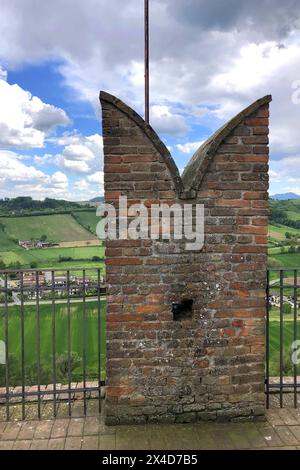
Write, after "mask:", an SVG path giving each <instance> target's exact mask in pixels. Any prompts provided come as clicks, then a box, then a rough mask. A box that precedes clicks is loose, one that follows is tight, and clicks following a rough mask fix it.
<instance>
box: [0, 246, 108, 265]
mask: <svg viewBox="0 0 300 470" xmlns="http://www.w3.org/2000/svg"><path fill="white" fill-rule="evenodd" d="M60 256H61V257H68V258H70V257H71V258H73V260H87V261H89V260H92V258H93V257H94V256H98V257H99V258H103V257H104V247H102V246H91V247H75V248H59V247H57V248H43V249H36V248H35V249H32V250H25V249H24V248H16V249H15V250H11V251H2V252H0V259H2V260H3V261H4V263H5V264H6V265H9V264H10V263H12V262H17V261H19V262H20V263H21V265H22V266H26V267H28V266H30V263H31V262H36V263H38V267H47V266H49V267H52V266H53V265H54V264H57V263H58V264H61V263H59V257H60ZM81 265H85V263H81Z"/></svg>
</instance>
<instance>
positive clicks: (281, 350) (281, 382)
mask: <svg viewBox="0 0 300 470" xmlns="http://www.w3.org/2000/svg"><path fill="white" fill-rule="evenodd" d="M280 285H281V286H282V285H283V271H280ZM279 348H280V352H279V360H280V371H279V374H280V408H282V407H283V393H282V392H283V287H281V288H280V344H279Z"/></svg>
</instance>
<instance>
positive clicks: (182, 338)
mask: <svg viewBox="0 0 300 470" xmlns="http://www.w3.org/2000/svg"><path fill="white" fill-rule="evenodd" d="M100 99H101V105H102V112H103V138H104V155H105V167H104V173H105V178H104V179H105V199H106V202H113V203H115V204H116V205H117V199H118V197H119V195H124V196H125V195H126V196H127V198H128V204H129V205H131V204H132V203H136V202H140V201H141V202H144V203H145V204H146V205H150V204H151V203H154V202H156V203H162V202H166V203H168V204H172V203H174V202H176V203H180V204H184V203H187V202H193V203H194V204H195V203H203V204H204V206H205V244H204V247H203V249H202V250H201V251H186V250H185V249H184V242H183V241H180V242H179V241H176V242H175V241H170V242H166V241H151V240H115V241H113V240H110V241H107V244H106V270H107V283H108V296H107V364H106V366H107V388H106V421H107V423H108V424H115V423H144V422H175V421H176V422H189V421H195V420H198V419H205V420H206V419H217V420H227V419H249V418H250V419H255V418H258V417H261V416H262V415H263V414H264V409H265V405H264V403H265V399H264V385H263V383H264V345H265V337H264V313H265V282H266V281H265V280H266V256H267V222H268V193H267V190H268V145H267V144H268V116H269V114H268V103H269V101H270V100H271V98H270V97H269V96H267V97H265V98H262V99H261V100H258V101H256V102H255V103H253V104H252V105H251V106H249V107H248V108H247V109H245V110H244V111H243V112H242V113H240V114H239V115H237V116H236V117H235V118H234V119H233V120H231V121H229V123H227V125H226V126H225V127H223V128H222V129H221V130H220V131H219V132H218V133H216V134H214V136H213V137H212V138H211V139H209V141H208V142H207V144H206V145H204V146H203V147H202V148H201V149H200V150H199V151H198V152H196V154H195V156H194V157H193V159H192V160H191V162H190V164H189V166H188V168H187V169H186V170H185V172H184V175H183V178H182V179H181V178H180V177H179V174H178V170H177V168H176V165H175V164H174V162H173V160H172V157H171V156H170V154H169V152H168V150H167V149H166V147H165V146H164V145H163V144H162V142H161V141H160V140H159V138H158V136H157V135H156V134H155V132H154V131H153V130H152V129H151V127H150V126H148V125H146V124H145V122H144V121H143V120H142V119H141V118H140V117H139V116H138V115H137V114H136V113H135V112H134V111H133V110H131V109H130V108H128V107H127V106H126V105H125V104H124V103H122V102H121V101H120V100H118V99H116V98H115V97H113V96H111V95H108V94H107V93H103V92H102V93H101V95H100ZM187 298H188V299H192V300H193V315H192V318H189V319H184V320H182V321H174V320H173V314H172V302H174V301H180V300H182V299H187Z"/></svg>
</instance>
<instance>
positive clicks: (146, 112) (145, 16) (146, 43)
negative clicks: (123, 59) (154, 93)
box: [144, 0, 149, 124]
mask: <svg viewBox="0 0 300 470" xmlns="http://www.w3.org/2000/svg"><path fill="white" fill-rule="evenodd" d="M144 9H145V12H144V20H145V121H146V123H147V124H149V0H144Z"/></svg>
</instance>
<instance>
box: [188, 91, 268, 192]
mask: <svg viewBox="0 0 300 470" xmlns="http://www.w3.org/2000/svg"><path fill="white" fill-rule="evenodd" d="M270 101H272V96H271V95H266V96H264V97H263V98H260V99H258V100H256V101H254V102H253V103H252V104H250V106H247V108H245V109H243V111H241V112H240V113H238V114H237V115H236V116H235V117H233V118H232V119H230V120H229V121H228V122H226V123H225V124H224V125H223V126H222V127H221V128H220V129H218V130H217V131H216V132H215V133H214V134H213V135H212V136H211V137H209V138H208V139H207V140H206V141H205V142H204V143H203V144H202V145H201V147H200V148H199V149H198V150H197V151H196V152H195V153H194V155H193V157H192V158H191V160H190V161H189V163H188V164H187V166H186V167H185V170H184V172H183V175H182V181H183V185H184V187H185V188H186V189H187V190H192V189H194V190H197V189H199V187H200V185H201V182H202V180H203V177H204V175H205V172H206V170H207V167H208V165H209V163H210V161H211V159H212V158H213V156H214V155H215V154H216V152H217V150H218V148H219V146H220V145H221V144H222V142H224V141H225V139H226V137H228V136H229V134H230V133H232V131H234V129H236V128H237V127H238V126H239V125H240V124H241V123H243V122H244V121H245V120H246V119H247V118H248V117H250V116H251V115H252V114H254V113H255V112H256V111H257V110H259V109H260V108H262V107H264V106H265V105H267V104H268V103H270ZM241 144H242V145H243V142H241ZM229 151H230V150H229Z"/></svg>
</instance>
